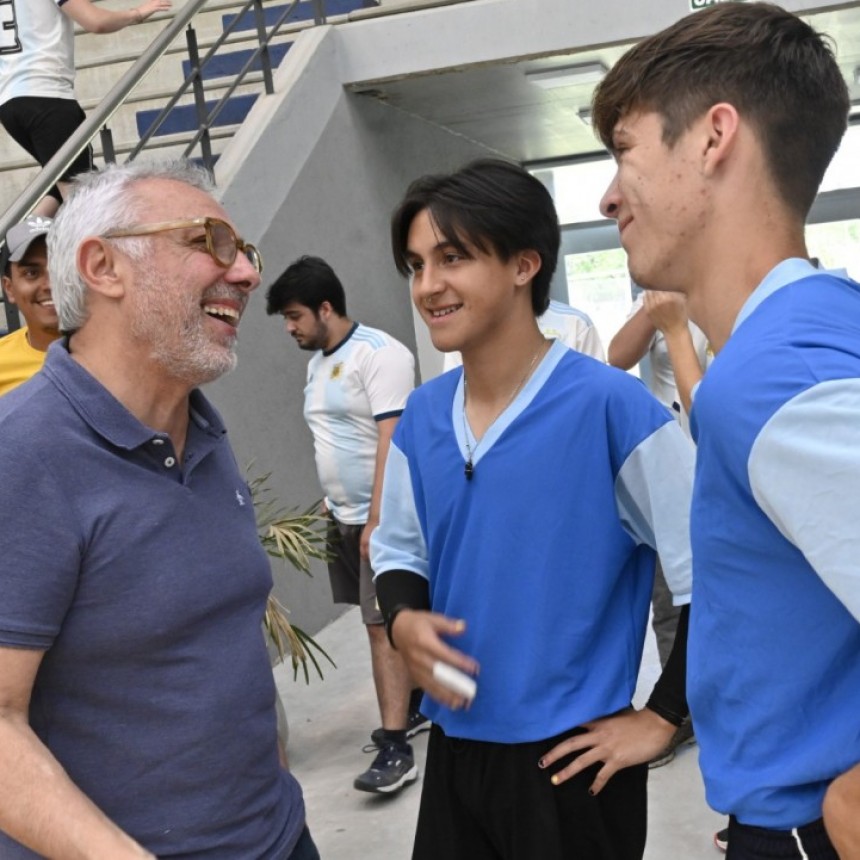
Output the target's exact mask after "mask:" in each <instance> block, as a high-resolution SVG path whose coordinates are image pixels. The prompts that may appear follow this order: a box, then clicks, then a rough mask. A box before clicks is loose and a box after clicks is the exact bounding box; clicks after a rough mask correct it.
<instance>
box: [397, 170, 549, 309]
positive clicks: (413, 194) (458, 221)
mask: <svg viewBox="0 0 860 860" xmlns="http://www.w3.org/2000/svg"><path fill="white" fill-rule="evenodd" d="M424 209H426V210H427V211H428V212H429V213H430V215H431V216H432V218H433V221H434V223H435V224H436V226H437V227H438V228H439V230H440V232H441V233H442V235H443V236H444V237H445V239H446V241H448V242H450V243H451V244H452V245H453V246H454V247H455V248H458V249H459V250H460V251H462V252H466V251H467V249H466V248H465V247H464V242H469V244H471V245H473V246H474V247H476V248H477V249H478V250H479V251H482V252H483V253H485V254H488V253H490V252H491V251H494V252H495V253H496V254H497V255H498V257H499V258H500V259H501V260H503V261H507V260H510V258H511V257H512V256H513V255H514V254H516V253H517V252H518V251H527V250H533V251H537V253H538V254H539V255H540V258H541V267H540V270H539V271H538V273H537V275H535V278H534V280H533V282H532V307H533V309H534V312H535V316H540V315H541V314H542V313H543V312H544V311H545V310H546V309H547V306H548V305H549V285H550V280H551V279H552V273H553V272H554V271H555V267H556V263H557V262H558V247H559V242H560V237H559V228H558V216H557V215H556V212H555V206H554V204H553V201H552V197H551V195H550V193H549V191H547V190H546V188H544V186H543V185H542V184H541V183H540V181H539V180H537V179H535V178H534V176H532V175H531V174H530V173H528V172H527V171H525V170H523V169H522V168H521V167H518V166H517V165H515V164H511V163H509V162H507V161H499V160H497V159H491V158H485V159H479V160H478V161H473V162H471V163H470V164H467V165H466V166H465V167H463V168H462V169H460V170H458V171H457V172H456V173H451V174H439V175H435V176H423V177H421V179H417V180H415V182H413V183H412V184H411V185H410V186H409V188H408V189H407V191H406V196H405V197H404V198H403V201H402V202H401V203H400V205H399V206H398V207H397V209H395V211H394V215H393V216H392V218H391V247H392V250H393V252H394V263H395V265H396V266H397V271H398V272H400V274H401V275H404V276H408V275H409V274H410V266H409V258H408V254H407V247H406V246H407V242H408V238H409V228H410V227H411V226H412V221H413V220H414V219H415V216H416V215H417V214H418V213H419V212H421V211H422V210H424Z"/></svg>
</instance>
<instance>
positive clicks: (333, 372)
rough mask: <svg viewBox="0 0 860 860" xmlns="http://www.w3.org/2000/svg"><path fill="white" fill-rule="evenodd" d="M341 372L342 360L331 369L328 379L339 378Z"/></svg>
mask: <svg viewBox="0 0 860 860" xmlns="http://www.w3.org/2000/svg"><path fill="white" fill-rule="evenodd" d="M342 373H343V362H342V361H339V362H338V363H337V364H336V365H335V366H334V367H333V368H332V369H331V373H330V374H329V379H340V377H341V374H342Z"/></svg>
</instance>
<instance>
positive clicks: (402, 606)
mask: <svg viewBox="0 0 860 860" xmlns="http://www.w3.org/2000/svg"><path fill="white" fill-rule="evenodd" d="M404 609H415V607H414V606H409V604H408V603H398V604H397V605H396V606H395V607H394V608H393V609H392V610H391V612H389V613H388V615H387V616H386V617H385V635H386V636H387V637H388V641H389V643H390V644H391V647H392V648H393V649H394V650H395V651H396V650H397V646H396V645H395V644H394V640H393V639H392V638H391V626H392V625H393V624H394V619H395V618H397V616H398V614H399V613H401V612H402V611H403V610H404Z"/></svg>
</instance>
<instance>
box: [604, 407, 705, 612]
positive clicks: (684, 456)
mask: <svg viewBox="0 0 860 860" xmlns="http://www.w3.org/2000/svg"><path fill="white" fill-rule="evenodd" d="M695 459H696V449H695V447H694V445H693V443H692V442H691V441H690V440H689V439H688V438H687V437H686V436H685V435H684V433H683V431H682V430H681V428H680V427H679V426H678V422H677V421H667V422H666V423H665V424H664V425H663V426H662V427H660V428H659V429H658V430H656V431H655V432H654V433H652V434H651V435H650V436H648V437H647V438H646V439H644V440H643V441H642V442H640V443H639V445H637V446H636V448H635V449H634V450H633V451H632V452H631V453H630V455H629V456H628V457H627V459H626V460H625V461H624V465H623V466H622V467H621V469H620V471H619V472H618V477H617V478H616V479H615V499H616V503H617V505H618V516H619V517H620V518H621V522H622V524H623V525H624V528H625V529H626V530H627V532H628V533H629V534H630V536H631V537H632V538H633V540H635V541H636V542H637V543H645V544H648V546H650V547H652V548H653V549H655V550H657V553H658V555H659V556H660V562H661V564H662V565H663V573H664V575H665V577H666V583H667V584H668V586H669V589H670V590H671V592H672V595H673V597H672V602H673V603H674V604H675V605H676V606H681V605H683V604H685V603H689V602H690V592H691V590H692V585H693V583H692V554H691V552H690V501H691V498H692V491H693V469H694V465H695Z"/></svg>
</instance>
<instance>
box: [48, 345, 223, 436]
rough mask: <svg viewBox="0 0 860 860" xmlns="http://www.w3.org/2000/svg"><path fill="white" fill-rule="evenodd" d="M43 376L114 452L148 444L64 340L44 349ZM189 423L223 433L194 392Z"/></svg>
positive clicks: (141, 427) (144, 431) (140, 427)
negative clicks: (113, 448)
mask: <svg viewBox="0 0 860 860" xmlns="http://www.w3.org/2000/svg"><path fill="white" fill-rule="evenodd" d="M44 372H45V374H46V375H47V376H48V378H49V379H50V380H51V381H52V382H53V383H54V385H56V386H57V388H58V389H59V390H60V391H61V392H62V393H63V394H64V396H65V397H66V398H67V399H68V400H69V402H70V403H71V405H72V406H73V408H74V409H75V411H76V412H77V413H78V414H79V415H80V416H81V418H82V419H83V420H84V421H85V422H86V423H87V424H88V425H89V426H90V427H91V428H92V429H93V430H94V431H95V432H96V433H98V434H99V435H100V436H102V437H103V438H104V439H106V440H107V441H108V442H110V443H111V444H112V445H114V446H116V447H117V448H125V449H126V450H128V451H132V450H134V449H135V448H139V447H141V446H142V445H145V444H146V443H148V442H150V441H152V439H153V438H155V437H156V436H158V437H164V434H162V433H156V432H155V431H154V430H153V429H152V428H151V427H148V426H147V425H146V424H144V423H143V422H141V421H139V420H138V419H137V418H135V416H134V415H132V414H131V412H129V411H128V409H126V407H125V406H123V405H122V403H120V402H119V400H117V399H116V398H115V397H114V396H113V395H112V394H111V393H110V392H109V391H108V390H107V389H106V388H105V387H104V386H103V385H102V384H101V383H100V382H99V381H98V380H97V379H96V378H95V377H94V376H92V374H90V373H89V371H87V370H86V369H85V368H84V367H83V366H82V365H80V364H79V363H78V362H77V361H75V360H74V359H73V358H72V356H71V354H70V353H69V339H68V338H67V337H64V338H61V339H60V340H58V341H55V342H54V343H52V344H51V345H50V347H48V353H47V356H46V358H45V366H44ZM189 411H190V415H191V420H192V421H193V422H194V424H195V425H196V426H197V427H198V428H199V429H200V430H201V431H202V432H204V433H206V434H207V435H209V436H211V437H213V438H220V437H222V436H224V435H225V434H226V432H227V431H226V429H225V427H224V424H223V422H222V421H221V418H220V416H219V415H218V413H217V412H216V411H215V410H214V409H213V408H212V405H211V404H210V403H209V401H208V400H207V399H206V398H205V397H204V396H203V394H202V393H201V392H200V391H199V390H198V389H196V388H195V389H194V390H193V391H192V392H191V396H190V403H189Z"/></svg>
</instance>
